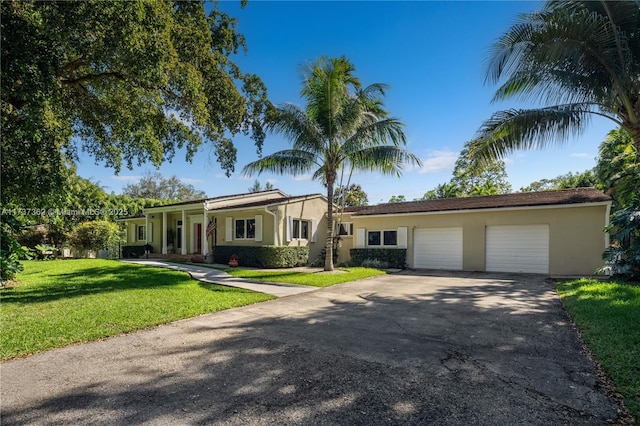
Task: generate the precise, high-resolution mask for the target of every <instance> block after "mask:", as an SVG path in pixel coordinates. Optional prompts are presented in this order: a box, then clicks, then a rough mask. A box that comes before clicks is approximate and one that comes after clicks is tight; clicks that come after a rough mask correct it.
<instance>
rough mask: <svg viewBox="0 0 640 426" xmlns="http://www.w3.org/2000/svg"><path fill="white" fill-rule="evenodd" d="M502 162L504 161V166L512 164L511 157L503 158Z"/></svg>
mask: <svg viewBox="0 0 640 426" xmlns="http://www.w3.org/2000/svg"><path fill="white" fill-rule="evenodd" d="M502 161H504V164H513V162H514V160H513V158H511V157H505V158H503V159H502Z"/></svg>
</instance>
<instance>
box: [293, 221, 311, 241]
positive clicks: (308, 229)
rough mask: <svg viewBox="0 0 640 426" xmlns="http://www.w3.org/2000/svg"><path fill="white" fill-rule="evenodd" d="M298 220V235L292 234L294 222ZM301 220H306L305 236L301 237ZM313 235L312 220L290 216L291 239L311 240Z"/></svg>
mask: <svg viewBox="0 0 640 426" xmlns="http://www.w3.org/2000/svg"><path fill="white" fill-rule="evenodd" d="M295 222H299V225H298V235H294V233H293V230H294V229H295V228H294V223H295ZM302 222H307V238H303V237H302V236H301V235H302ZM312 237H313V222H312V221H311V220H309V219H300V218H292V219H291V239H292V240H300V241H311V239H312Z"/></svg>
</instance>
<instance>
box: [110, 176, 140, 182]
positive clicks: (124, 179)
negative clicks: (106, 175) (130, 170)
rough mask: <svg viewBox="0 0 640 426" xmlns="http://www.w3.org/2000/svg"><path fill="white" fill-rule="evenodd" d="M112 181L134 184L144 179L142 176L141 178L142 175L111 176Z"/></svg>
mask: <svg viewBox="0 0 640 426" xmlns="http://www.w3.org/2000/svg"><path fill="white" fill-rule="evenodd" d="M111 179H113V180H118V181H120V182H133V181H139V180H140V179H142V176H140V175H114V176H111Z"/></svg>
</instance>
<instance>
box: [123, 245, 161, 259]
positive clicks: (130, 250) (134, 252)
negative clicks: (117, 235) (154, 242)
mask: <svg viewBox="0 0 640 426" xmlns="http://www.w3.org/2000/svg"><path fill="white" fill-rule="evenodd" d="M149 252H150V253H153V247H151V250H149ZM144 255H145V252H144V246H123V247H122V258H123V259H131V258H137V257H143V256H144Z"/></svg>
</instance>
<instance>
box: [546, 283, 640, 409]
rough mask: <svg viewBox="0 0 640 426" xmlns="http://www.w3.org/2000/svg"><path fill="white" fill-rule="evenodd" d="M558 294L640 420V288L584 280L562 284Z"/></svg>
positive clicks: (626, 402)
mask: <svg viewBox="0 0 640 426" xmlns="http://www.w3.org/2000/svg"><path fill="white" fill-rule="evenodd" d="M558 293H559V294H560V297H561V298H562V301H563V302H564V305H565V307H566V309H567V311H568V312H569V314H570V315H571V317H572V318H573V320H574V321H575V323H576V324H577V326H578V328H579V329H580V331H581V332H582V337H583V339H584V341H585V343H586V344H587V346H588V347H589V348H590V349H591V351H592V352H593V354H594V355H595V357H596V359H597V360H598V361H599V362H600V363H601V364H602V366H603V367H604V369H605V371H606V372H607V374H608V375H609V377H611V379H612V381H613V383H614V386H615V388H616V390H617V391H618V392H620V393H621V394H622V395H623V396H624V400H625V404H626V406H627V408H629V410H630V411H631V413H632V414H633V415H634V416H635V417H636V419H640V285H637V284H636V285H632V284H628V283H624V282H620V281H615V280H610V281H597V280H588V279H581V280H577V281H568V282H562V283H559V284H558Z"/></svg>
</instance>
